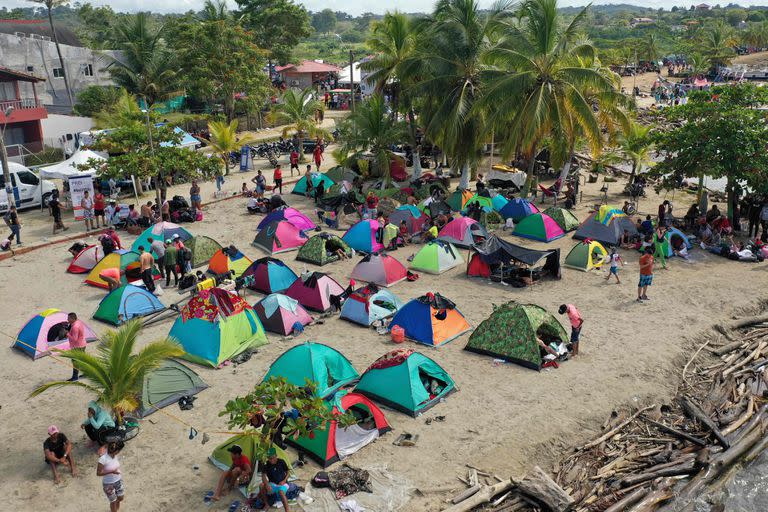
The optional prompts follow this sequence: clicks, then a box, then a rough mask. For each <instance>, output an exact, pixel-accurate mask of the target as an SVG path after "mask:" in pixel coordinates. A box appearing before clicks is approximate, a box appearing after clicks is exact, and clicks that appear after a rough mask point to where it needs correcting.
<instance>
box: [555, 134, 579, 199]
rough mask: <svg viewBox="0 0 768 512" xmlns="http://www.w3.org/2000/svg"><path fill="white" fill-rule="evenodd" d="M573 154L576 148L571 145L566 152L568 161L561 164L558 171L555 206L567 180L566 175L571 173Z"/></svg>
mask: <svg viewBox="0 0 768 512" xmlns="http://www.w3.org/2000/svg"><path fill="white" fill-rule="evenodd" d="M575 153H576V148H575V147H574V144H571V149H570V151H568V160H566V161H565V163H564V164H563V168H562V170H561V171H560V177H559V178H558V179H559V180H560V187H558V189H557V190H556V191H555V204H557V196H558V195H559V193H560V191H561V190H562V189H563V186H564V185H565V180H567V179H568V173H570V172H571V162H573V156H574V154H575Z"/></svg>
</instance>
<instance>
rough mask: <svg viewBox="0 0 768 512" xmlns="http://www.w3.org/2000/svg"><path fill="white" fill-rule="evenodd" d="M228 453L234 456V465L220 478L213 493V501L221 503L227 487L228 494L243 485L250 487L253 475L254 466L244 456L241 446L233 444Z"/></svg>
mask: <svg viewBox="0 0 768 512" xmlns="http://www.w3.org/2000/svg"><path fill="white" fill-rule="evenodd" d="M227 451H228V452H229V453H230V454H231V456H232V465H231V466H230V467H229V469H228V470H226V471H225V472H224V474H222V475H221V477H220V478H219V483H218V485H217V486H216V492H214V493H213V496H211V499H212V500H213V501H219V500H220V499H221V493H222V492H223V491H224V486H225V485H226V487H227V488H226V493H227V494H229V492H230V491H231V490H232V489H234V488H235V487H238V486H241V485H248V483H249V482H250V481H251V474H252V473H253V466H251V461H250V459H248V457H247V456H245V455H243V449H242V448H240V446H239V445H236V444H233V445H232V446H230V447H229V448H227Z"/></svg>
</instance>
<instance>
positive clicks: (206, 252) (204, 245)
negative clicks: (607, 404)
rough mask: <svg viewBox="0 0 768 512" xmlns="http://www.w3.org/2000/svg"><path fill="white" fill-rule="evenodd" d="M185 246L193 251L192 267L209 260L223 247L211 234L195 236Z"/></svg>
mask: <svg viewBox="0 0 768 512" xmlns="http://www.w3.org/2000/svg"><path fill="white" fill-rule="evenodd" d="M184 246H185V247H186V248H187V249H189V250H190V251H192V268H196V267H200V266H202V265H205V264H206V263H208V261H209V260H210V259H211V258H212V257H213V255H214V254H216V251H218V250H219V249H221V244H220V243H219V242H217V241H216V240H214V239H213V238H211V237H209V236H202V235H198V236H193V237H192V238H190V239H189V240H187V241H186V242H184Z"/></svg>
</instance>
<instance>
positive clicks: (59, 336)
mask: <svg viewBox="0 0 768 512" xmlns="http://www.w3.org/2000/svg"><path fill="white" fill-rule="evenodd" d="M67 315H68V313H65V312H64V311H60V310H58V309H46V310H45V311H43V312H42V313H40V314H38V315H35V316H34V317H32V318H31V319H30V320H29V322H27V323H26V324H24V327H22V328H21V330H20V331H19V334H17V335H16V341H15V342H14V344H13V347H14V348H17V349H19V350H21V351H22V352H24V353H25V354H27V355H28V356H30V357H31V358H32V359H39V358H41V357H43V356H47V355H49V354H50V353H51V349H53V348H56V349H59V350H69V340H68V339H67V331H66V325H67ZM84 325H85V341H87V342H92V341H96V340H97V339H98V337H97V336H96V333H95V332H94V331H93V329H91V328H90V327H89V326H88V324H85V323H84Z"/></svg>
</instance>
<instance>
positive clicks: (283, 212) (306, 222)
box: [257, 208, 317, 231]
mask: <svg viewBox="0 0 768 512" xmlns="http://www.w3.org/2000/svg"><path fill="white" fill-rule="evenodd" d="M281 220H284V221H286V222H290V223H291V224H293V225H294V226H296V228H298V229H299V230H300V231H309V230H312V229H315V228H316V227H317V225H316V224H315V223H314V222H312V219H310V218H309V217H307V216H306V215H304V214H303V213H301V212H300V211H299V210H297V209H296V208H280V209H279V210H273V211H271V212H270V213H268V214H267V215H266V216H264V218H263V219H261V222H259V225H258V227H257V229H262V228H263V227H265V226H266V225H267V224H269V223H271V222H273V221H281Z"/></svg>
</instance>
